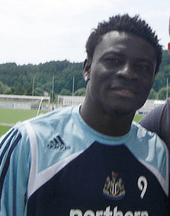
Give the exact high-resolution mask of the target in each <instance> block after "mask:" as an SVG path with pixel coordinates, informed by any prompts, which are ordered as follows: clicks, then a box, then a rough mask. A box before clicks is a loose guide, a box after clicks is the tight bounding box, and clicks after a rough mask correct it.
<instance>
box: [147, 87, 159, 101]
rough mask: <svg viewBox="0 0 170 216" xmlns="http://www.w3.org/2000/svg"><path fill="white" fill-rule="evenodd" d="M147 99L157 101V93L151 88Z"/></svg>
mask: <svg viewBox="0 0 170 216" xmlns="http://www.w3.org/2000/svg"><path fill="white" fill-rule="evenodd" d="M148 99H157V92H156V91H155V90H154V89H153V88H152V89H151V91H150V94H149V96H148Z"/></svg>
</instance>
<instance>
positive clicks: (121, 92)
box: [114, 89, 135, 98]
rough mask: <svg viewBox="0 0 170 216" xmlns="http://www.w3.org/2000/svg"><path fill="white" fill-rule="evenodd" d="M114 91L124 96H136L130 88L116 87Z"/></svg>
mask: <svg viewBox="0 0 170 216" xmlns="http://www.w3.org/2000/svg"><path fill="white" fill-rule="evenodd" d="M114 93H116V94H118V95H120V96H123V97H129V98H131V97H134V95H135V93H134V92H132V91H130V90H128V89H115V90H114Z"/></svg>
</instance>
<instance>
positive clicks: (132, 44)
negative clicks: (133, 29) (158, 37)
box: [94, 31, 156, 61]
mask: <svg viewBox="0 0 170 216" xmlns="http://www.w3.org/2000/svg"><path fill="white" fill-rule="evenodd" d="M112 51H113V52H114V53H120V54H124V55H128V56H129V57H133V58H147V59H149V60H150V61H156V50H155V48H154V46H153V45H152V44H150V43H149V42H148V41H146V40H145V39H143V38H142V37H139V36H137V35H134V34H131V33H127V32H123V31H111V32H108V33H106V34H105V35H104V36H103V38H102V40H101V42H100V43H99V44H98V45H97V46H96V49H95V52H94V56H95V55H97V56H98V57H100V56H102V55H103V54H105V53H107V52H112Z"/></svg>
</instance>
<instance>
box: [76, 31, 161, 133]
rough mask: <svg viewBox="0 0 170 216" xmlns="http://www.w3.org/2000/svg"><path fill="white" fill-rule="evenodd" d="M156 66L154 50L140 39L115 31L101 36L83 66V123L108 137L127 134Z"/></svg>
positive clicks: (153, 75)
mask: <svg viewBox="0 0 170 216" xmlns="http://www.w3.org/2000/svg"><path fill="white" fill-rule="evenodd" d="M156 64H157V61H156V51H155V48H154V47H153V46H152V45H151V44H150V43H149V42H147V41H146V40H144V39H143V38H141V37H138V36H135V35H133V34H130V33H125V32H118V31H112V32H109V33H107V34H105V35H104V36H103V39H102V41H101V42H100V43H99V44H98V45H97V46H96V48H95V51H94V55H93V59H92V60H91V61H90V60H87V61H86V62H85V65H84V76H86V77H87V79H88V84H87V90H86V97H85V101H84V103H83V105H82V107H81V109H80V114H81V116H82V118H83V119H84V121H85V122H86V123H87V124H88V125H89V126H90V127H91V128H93V129H94V130H96V131H98V132H100V133H102V134H105V135H108V136H114V137H120V136H123V135H125V134H127V133H128V132H129V130H130V128H131V123H132V120H133V118H134V115H135V112H136V110H137V109H139V108H140V107H141V106H142V105H143V104H144V103H145V101H146V99H147V97H148V95H149V92H150V89H151V88H152V85H153V82H154V77H155V69H156Z"/></svg>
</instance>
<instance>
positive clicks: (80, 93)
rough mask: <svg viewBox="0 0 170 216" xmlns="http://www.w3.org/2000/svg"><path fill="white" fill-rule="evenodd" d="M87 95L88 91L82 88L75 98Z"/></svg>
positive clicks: (75, 94) (76, 92)
mask: <svg viewBox="0 0 170 216" xmlns="http://www.w3.org/2000/svg"><path fill="white" fill-rule="evenodd" d="M85 94H86V89H85V88H80V89H78V90H77V91H75V93H74V96H85Z"/></svg>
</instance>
